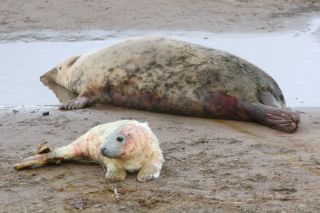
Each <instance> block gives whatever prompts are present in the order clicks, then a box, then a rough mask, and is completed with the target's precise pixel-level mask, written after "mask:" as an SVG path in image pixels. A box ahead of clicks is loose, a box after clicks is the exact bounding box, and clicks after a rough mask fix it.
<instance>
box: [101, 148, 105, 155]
mask: <svg viewBox="0 0 320 213" xmlns="http://www.w3.org/2000/svg"><path fill="white" fill-rule="evenodd" d="M105 151H106V148H105V147H102V148H101V149H100V152H101V154H102V155H105Z"/></svg>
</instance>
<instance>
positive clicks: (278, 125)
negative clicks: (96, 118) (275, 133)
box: [41, 37, 300, 133]
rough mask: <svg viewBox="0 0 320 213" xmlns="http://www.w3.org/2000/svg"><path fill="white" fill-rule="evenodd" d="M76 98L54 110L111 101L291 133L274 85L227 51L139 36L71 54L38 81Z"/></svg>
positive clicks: (294, 120) (289, 115)
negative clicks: (68, 92)
mask: <svg viewBox="0 0 320 213" xmlns="http://www.w3.org/2000/svg"><path fill="white" fill-rule="evenodd" d="M41 80H42V81H43V82H44V83H45V82H55V83H57V84H59V85H61V86H63V87H65V88H67V89H68V90H70V91H73V92H75V93H78V94H79V96H78V97H77V98H76V99H74V100H72V101H70V102H69V103H67V104H64V105H62V106H61V107H60V108H61V109H63V110H71V109H79V108H83V107H86V106H89V105H92V104H94V103H109V104H114V105H119V106H129V107H134V108H139V109H144V110H150V111H159V112H168V113H174V114H182V115H193V116H202V117H209V118H219V119H232V120H241V121H256V122H259V123H261V124H264V125H266V126H269V127H271V128H274V129H277V130H280V131H284V132H289V133H291V132H294V131H295V130H296V129H297V128H298V123H299V120H300V119H299V115H298V114H297V113H295V112H292V111H290V110H289V109H287V108H286V104H285V100H284V97H283V94H282V92H281V90H280V88H279V86H278V85H277V83H276V82H275V81H274V80H273V79H272V78H271V77H270V76H269V75H268V74H267V73H265V72H264V71H262V70H261V69H259V68H258V67H256V66H255V65H253V64H251V63H249V62H247V61H245V60H243V59H241V58H239V57H237V56H234V55H231V54H229V53H226V52H223V51H219V50H215V49H211V48H207V47H203V46H199V45H196V44H191V43H187V42H183V41H178V40H174V39H169V38H161V37H160V38H159V37H141V38H133V39H129V40H127V41H124V42H120V43H118V44H115V45H113V46H111V47H108V48H105V49H102V50H100V51H97V52H94V53H89V54H86V55H83V56H77V57H72V58H70V59H67V60H66V61H65V62H63V63H61V64H60V65H58V66H56V67H55V68H53V69H52V70H51V71H49V72H47V73H46V74H44V75H43V76H42V77H41Z"/></svg>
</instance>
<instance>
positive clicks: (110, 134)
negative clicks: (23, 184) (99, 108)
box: [14, 120, 164, 182]
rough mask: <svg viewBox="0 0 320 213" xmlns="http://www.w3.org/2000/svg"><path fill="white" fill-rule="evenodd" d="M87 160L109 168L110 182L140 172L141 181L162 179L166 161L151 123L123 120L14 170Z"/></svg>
mask: <svg viewBox="0 0 320 213" xmlns="http://www.w3.org/2000/svg"><path fill="white" fill-rule="evenodd" d="M85 158H89V159H91V160H94V161H96V162H99V163H102V164H103V165H105V167H106V168H107V172H106V175H105V177H106V179H107V180H109V181H122V180H124V179H125V178H126V176H127V172H138V176H137V179H138V181H140V182H146V181H149V180H152V179H155V178H158V177H159V175H160V171H161V168H162V164H163V162H164V158H163V155H162V151H161V149H160V146H159V142H158V139H157V137H156V136H155V134H154V133H153V132H152V130H151V129H150V128H149V126H148V124H147V123H140V122H138V121H135V120H121V121H115V122H111V123H106V124H101V125H98V126H96V127H93V128H92V129H90V130H89V131H88V132H87V133H85V134H84V135H82V136H81V137H79V138H78V139H77V140H75V141H74V142H72V143H71V144H69V145H67V146H63V147H60V148H56V149H53V150H52V151H49V152H48V153H40V154H36V155H33V156H31V157H28V158H26V159H24V160H22V161H21V162H20V163H17V164H16V165H14V168H15V169H16V170H21V169H24V168H27V167H31V166H40V165H46V164H48V163H56V162H60V161H63V160H77V159H85Z"/></svg>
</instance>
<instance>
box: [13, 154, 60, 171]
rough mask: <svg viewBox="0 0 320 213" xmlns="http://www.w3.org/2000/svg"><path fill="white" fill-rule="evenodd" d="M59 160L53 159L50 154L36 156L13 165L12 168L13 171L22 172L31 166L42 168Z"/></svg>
mask: <svg viewBox="0 0 320 213" xmlns="http://www.w3.org/2000/svg"><path fill="white" fill-rule="evenodd" d="M60 160H61V159H60V158H57V157H54V156H53V155H52V153H50V152H49V153H44V154H36V155H33V156H30V157H28V158H25V159H23V160H22V161H21V162H19V163H17V164H15V165H14V166H13V168H14V169H15V170H22V169H25V168H28V167H33V166H43V165H47V164H49V163H58V162H59V161H60Z"/></svg>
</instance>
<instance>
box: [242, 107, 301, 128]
mask: <svg viewBox="0 0 320 213" xmlns="http://www.w3.org/2000/svg"><path fill="white" fill-rule="evenodd" d="M241 105H242V107H244V108H245V109H246V111H247V113H248V114H249V115H250V117H251V118H252V119H253V120H254V121H257V122H259V123H262V124H264V125H266V126H269V127H270V128H273V129H276V130H279V131H283V132H288V133H292V132H294V131H295V130H296V129H297V128H298V124H299V122H300V117H299V115H298V114H297V113H296V112H293V111H290V110H289V109H283V108H276V107H271V106H267V105H264V104H259V103H242V104H241Z"/></svg>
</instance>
